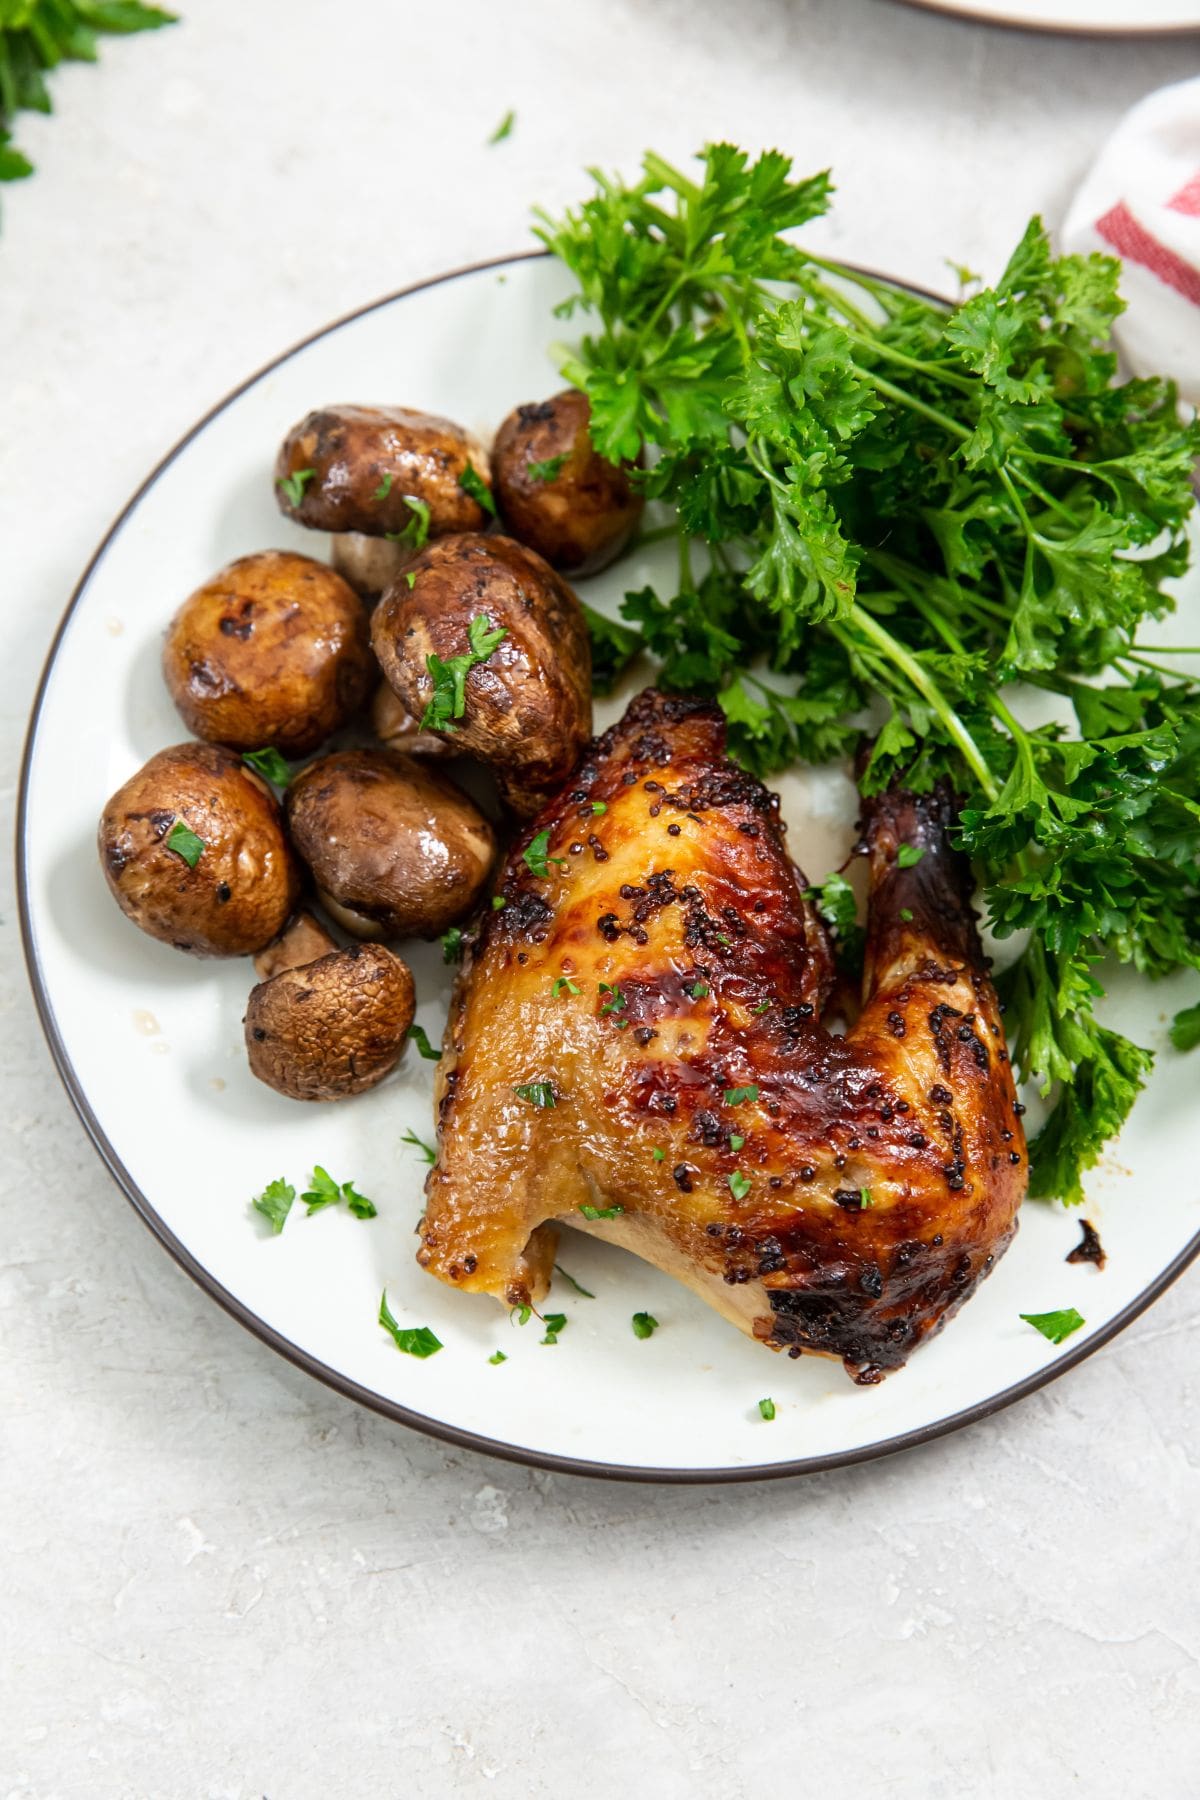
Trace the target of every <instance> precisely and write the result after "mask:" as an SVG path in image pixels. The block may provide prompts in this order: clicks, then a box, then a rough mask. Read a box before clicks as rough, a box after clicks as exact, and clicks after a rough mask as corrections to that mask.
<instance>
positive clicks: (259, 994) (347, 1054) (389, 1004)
mask: <svg viewBox="0 0 1200 1800" xmlns="http://www.w3.org/2000/svg"><path fill="white" fill-rule="evenodd" d="M412 1020H413V978H412V974H411V971H410V970H409V967H408V965H407V963H403V962H401V960H400V958H399V957H398V956H393V955H392V952H391V951H390V950H385V949H384V948H383V946H382V944H353V945H351V947H350V948H349V949H348V950H331V951H330V952H329V953H328V954H327V955H325V956H320V957H318V958H317V960H316V961H315V962H310V963H305V964H304V965H302V966H301V967H300V968H289V969H284V970H282V971H281V972H280V973H279V974H278V975H273V976H272V977H271V978H270V980H269V981H260V982H259V984H258V986H257V987H256V988H255V989H254V991H253V992H252V994H251V995H250V1002H249V1005H248V1006H247V1008H246V1020H245V1027H246V1051H247V1054H248V1056H249V1058H250V1068H251V1071H252V1073H253V1074H255V1075H257V1076H258V1079H259V1080H260V1081H265V1082H266V1084H267V1086H268V1087H273V1088H274V1089H275V1090H276V1091H277V1092H278V1093H280V1094H287V1095H288V1096H289V1098H291V1099H292V1100H343V1099H345V1098H346V1097H347V1096H348V1095H350V1094H361V1093H363V1092H365V1090H366V1089H367V1088H372V1087H374V1086H375V1084H376V1083H377V1082H380V1081H382V1080H383V1078H384V1076H385V1075H388V1074H390V1073H391V1071H392V1070H393V1069H394V1068H395V1066H396V1064H397V1063H398V1062H399V1060H400V1057H401V1055H402V1054H403V1051H404V1043H405V1037H406V1034H407V1032H408V1028H409V1026H410V1025H411V1024H412Z"/></svg>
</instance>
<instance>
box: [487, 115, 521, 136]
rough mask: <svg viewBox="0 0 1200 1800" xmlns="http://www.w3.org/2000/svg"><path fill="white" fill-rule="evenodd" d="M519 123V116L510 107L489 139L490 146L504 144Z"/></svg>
mask: <svg viewBox="0 0 1200 1800" xmlns="http://www.w3.org/2000/svg"><path fill="white" fill-rule="evenodd" d="M516 122H517V115H516V113H515V112H514V111H513V110H512V108H511V107H510V108H509V110H508V111H507V112H506V113H505V115H504V117H503V118H502V119H501V121H500V123H499V124H498V125H497V127H496V129H495V131H493V133H492V135H491V137H490V138H489V139H488V143H489V144H502V143H503V142H504V140H505V138H506V137H510V136H511V135H512V128H513V126H514V125H515V124H516Z"/></svg>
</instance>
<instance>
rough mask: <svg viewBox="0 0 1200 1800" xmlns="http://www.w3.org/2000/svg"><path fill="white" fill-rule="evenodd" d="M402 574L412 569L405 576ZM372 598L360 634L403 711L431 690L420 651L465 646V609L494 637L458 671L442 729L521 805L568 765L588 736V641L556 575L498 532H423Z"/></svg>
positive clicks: (449, 651)
mask: <svg viewBox="0 0 1200 1800" xmlns="http://www.w3.org/2000/svg"><path fill="white" fill-rule="evenodd" d="M408 575H412V576H413V577H414V578H415V579H414V581H413V583H412V585H411V587H410V585H409V582H408ZM408 575H406V576H404V577H402V578H401V579H400V580H399V581H395V582H393V583H392V585H391V587H390V588H389V589H388V591H387V593H386V594H385V595H384V596H383V599H382V600H381V601H380V602H379V605H378V606H377V607H376V609H375V615H374V618H373V620H372V625H371V641H372V642H373V644H374V646H375V654H376V656H377V657H378V658H379V662H380V665H381V667H382V669H383V672H384V674H385V676H386V677H387V679H388V681H389V682H390V684H391V686H392V687H393V688H394V689H395V691H396V693H397V694H398V695H399V696H400V699H401V700H402V701H403V703H404V705H405V707H406V708H407V709H408V711H409V712H410V713H412V715H413V717H414V718H416V719H418V720H420V719H423V718H424V715H425V710H426V708H427V707H428V705H429V702H430V700H431V698H432V696H433V692H434V679H433V676H432V675H431V674H430V672H429V667H428V658H429V657H430V656H437V657H439V658H440V659H441V661H442V662H443V663H448V662H452V661H453V660H454V658H456V657H459V658H461V657H463V656H464V655H467V654H468V653H469V651H470V639H469V631H470V626H471V622H472V620H474V619H476V618H479V617H485V618H486V619H487V620H489V621H490V624H491V626H492V627H493V628H494V629H500V630H503V631H504V634H505V635H504V637H503V639H502V640H501V641H500V643H499V644H498V645H497V647H496V648H495V649H494V650H493V651H492V652H491V654H490V655H489V656H488V657H487V658H486V659H485V660H484V661H482V662H478V663H476V664H475V665H474V666H472V667H471V668H470V669H469V670H468V672H467V675H466V686H465V690H464V699H465V706H464V711H463V714H462V717H461V718H459V719H457V720H454V721H452V723H453V726H454V729H453V732H452V733H451V734H450V741H451V742H452V744H453V746H454V748H455V749H456V750H461V751H463V752H465V753H468V754H470V755H472V756H477V757H479V758H480V760H481V761H483V762H486V763H489V764H490V765H491V766H492V768H493V769H494V770H495V773H496V778H497V781H498V782H499V784H500V789H501V792H502V793H503V794H504V797H505V799H506V800H507V801H508V803H509V805H510V806H511V807H512V808H513V810H514V811H515V812H518V813H520V814H521V815H522V816H523V817H529V816H531V815H532V814H533V813H535V812H537V811H538V809H539V808H540V807H541V805H542V804H543V802H544V801H545V799H546V797H547V796H548V795H549V794H551V793H553V792H554V790H555V789H556V788H557V787H559V786H560V785H561V784H562V782H563V781H565V780H566V778H567V776H568V775H569V774H570V773H571V770H572V769H573V768H574V766H575V764H576V762H577V761H578V760H579V756H580V754H581V752H582V750H583V747H584V745H585V744H586V743H587V741H588V739H589V738H590V736H591V731H592V695H591V646H590V643H589V640H588V629H587V623H586V621H585V619H584V616H583V609H582V607H581V606H580V604H579V601H578V600H577V599H576V597H575V594H574V593H573V591H572V590H571V588H569V587H568V586H567V583H566V582H565V581H564V580H563V579H562V577H561V575H557V574H555V572H554V570H553V569H552V568H551V567H550V565H549V564H548V563H546V562H543V560H542V558H541V557H540V556H539V555H538V554H537V552H536V551H534V550H529V549H527V548H526V547H525V545H524V544H518V543H517V542H516V541H515V539H513V538H508V537H496V536H492V537H482V536H479V535H477V534H475V533H464V534H463V535H462V536H461V537H448V538H439V540H438V541H437V543H434V544H427V545H426V546H425V548H424V550H423V551H422V552H421V554H420V555H419V556H417V557H415V558H414V559H413V561H412V562H411V563H410V564H409V567H408Z"/></svg>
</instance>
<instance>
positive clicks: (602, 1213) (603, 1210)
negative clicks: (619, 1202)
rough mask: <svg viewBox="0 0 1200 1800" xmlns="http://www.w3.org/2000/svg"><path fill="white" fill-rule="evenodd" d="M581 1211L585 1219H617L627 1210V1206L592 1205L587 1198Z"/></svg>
mask: <svg viewBox="0 0 1200 1800" xmlns="http://www.w3.org/2000/svg"><path fill="white" fill-rule="evenodd" d="M579 1211H580V1212H581V1213H582V1214H583V1216H584V1218H585V1219H615V1218H617V1217H618V1215H619V1214H621V1213H623V1212H624V1211H625V1208H624V1207H623V1206H592V1205H591V1204H590V1203H589V1202H588V1201H586V1200H585V1201H584V1202H583V1204H582V1205H581V1206H580V1208H579Z"/></svg>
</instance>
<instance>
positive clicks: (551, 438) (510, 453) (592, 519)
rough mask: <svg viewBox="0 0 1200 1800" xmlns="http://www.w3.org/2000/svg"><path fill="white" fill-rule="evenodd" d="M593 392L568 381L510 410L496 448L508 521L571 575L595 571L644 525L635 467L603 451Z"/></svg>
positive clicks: (498, 487)
mask: <svg viewBox="0 0 1200 1800" xmlns="http://www.w3.org/2000/svg"><path fill="white" fill-rule="evenodd" d="M590 417H591V409H590V407H589V405H588V399H587V395H586V394H581V393H580V392H579V391H578V389H576V388H567V389H566V391H565V392H564V393H561V394H555V395H554V397H553V398H552V399H550V400H541V401H538V402H536V403H534V404H532V405H528V406H518V407H516V408H515V409H514V411H512V412H510V413H509V415H508V417H507V418H506V419H505V421H504V423H503V424H502V425H501V427H500V429H499V431H498V432H497V433H496V442H495V444H494V446H493V449H492V471H493V480H494V485H495V492H496V498H497V500H498V502H499V505H500V514H501V517H502V518H503V520H504V524H505V528H506V529H507V530H508V531H509V532H511V534H512V536H513V537H515V538H519V539H520V541H521V542H522V543H523V544H528V545H529V547H530V548H531V549H532V550H536V551H537V552H538V554H539V555H540V556H544V557H545V559H546V561H547V562H548V563H550V564H551V565H552V566H553V567H554V568H556V569H560V570H562V572H563V573H564V574H566V575H592V574H595V572H596V571H597V570H598V569H603V568H606V567H607V565H608V564H609V563H610V562H612V561H613V559H614V558H615V557H617V556H619V555H620V553H621V551H622V550H623V549H624V548H625V546H626V544H627V543H628V542H629V540H630V538H631V537H632V536H633V533H634V532H635V531H636V530H637V527H638V522H639V521H640V519H641V516H642V510H643V500H642V496H641V495H640V494H639V493H638V492H637V490H636V488H635V487H634V485H633V483H632V481H631V480H630V478H629V471H628V470H627V469H625V468H623V467H621V465H620V464H618V463H611V462H608V461H607V460H606V458H604V457H603V456H601V455H600V454H599V453H598V452H597V450H596V449H595V447H594V446H593V444H592V440H591V436H590V434H589V431H588V422H589V419H590Z"/></svg>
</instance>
